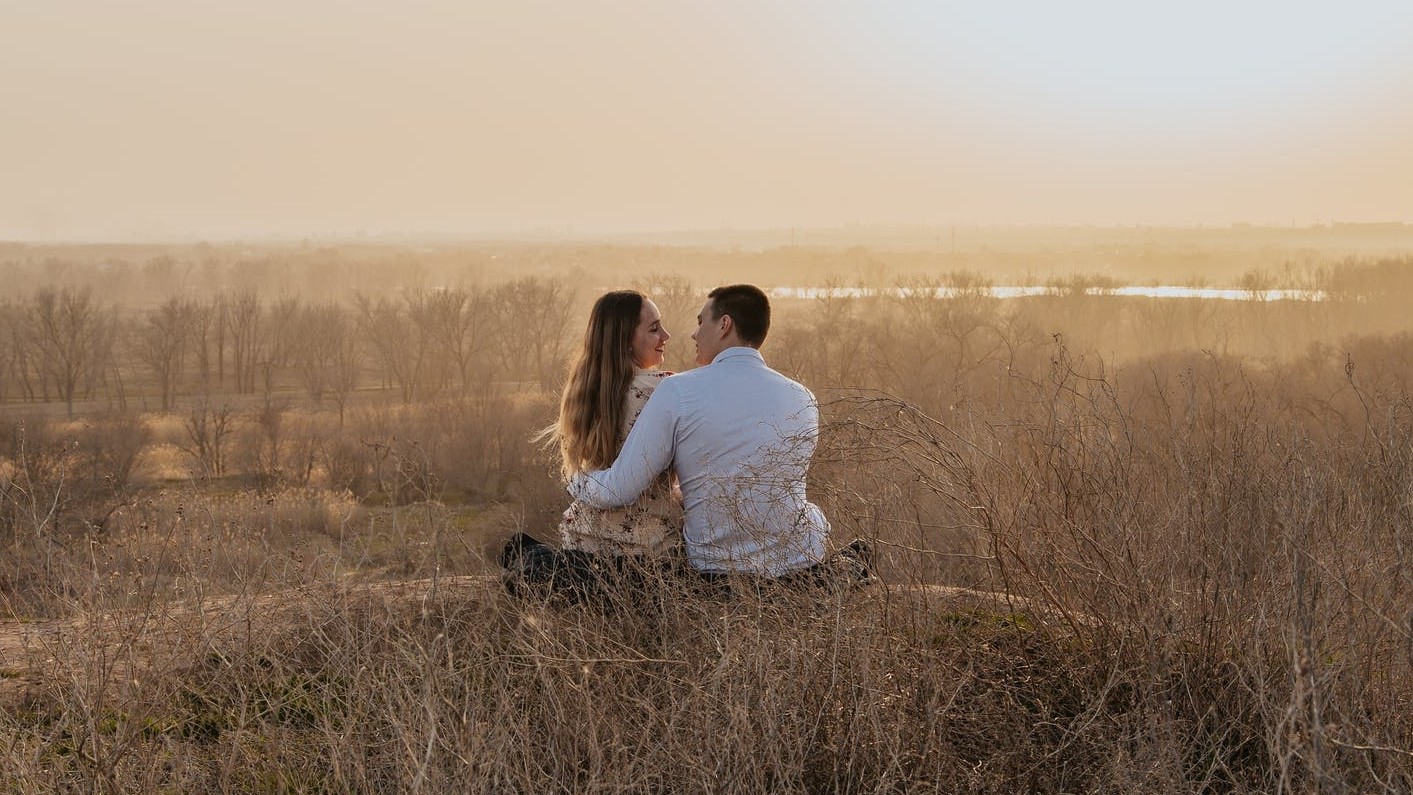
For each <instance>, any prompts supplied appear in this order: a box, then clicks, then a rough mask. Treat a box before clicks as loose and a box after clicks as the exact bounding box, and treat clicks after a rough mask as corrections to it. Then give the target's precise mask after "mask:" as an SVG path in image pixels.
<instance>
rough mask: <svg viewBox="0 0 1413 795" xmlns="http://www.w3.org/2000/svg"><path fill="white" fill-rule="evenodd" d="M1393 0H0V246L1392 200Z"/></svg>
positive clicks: (1412, 105) (1396, 98)
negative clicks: (11, 243)
mask: <svg viewBox="0 0 1413 795" xmlns="http://www.w3.org/2000/svg"><path fill="white" fill-rule="evenodd" d="M1410 42H1413V2H1408V0H1385V1H1383V2H1360V1H1359V0H1354V1H1352V2H1349V1H1346V2H1334V0H1329V1H1328V2H1320V3H1309V2H1303V0H1285V1H1284V2H1242V1H1241V0H1223V2H1207V0H1185V1H1184V2H1162V3H1159V2H1134V0H1126V1H1123V2H1120V1H1115V2H1085V1H1084V0H1069V1H1068V2H1052V1H1051V0H1043V1H1039V0H1038V1H1037V2H1015V1H1014V0H1013V1H1010V2H1007V0H976V1H975V2H945V1H944V0H932V1H931V2H923V1H921V0H920V1H918V2H892V3H889V2H870V3H866V2H843V1H842V0H837V1H836V0H799V1H798V2H783V1H781V0H740V1H739V2H737V1H734V0H732V1H722V0H717V1H716V2H674V1H672V0H640V1H639V2H617V1H616V0H607V1H601V0H564V1H563V2H535V1H534V0H507V1H505V2H502V1H501V0H493V1H492V2H477V0H402V1H401V2H397V3H394V2H382V3H366V2H358V1H356V0H340V1H339V2H334V1H333V0H327V1H325V0H278V1H276V0H239V1H237V0H121V1H119V0H0V239H56V238H86V239H115V238H120V239H132V238H162V237H169V236H182V237H188V236H204V237H215V238H226V237H235V236H243V235H255V234H258V235H266V234H276V235H295V236H299V235H305V234H313V235H339V234H350V233H355V232H358V231H360V230H361V231H365V232H368V233H385V232H392V233H404V232H407V233H417V232H451V233H486V232H505V233H515V232H522V231H528V230H536V229H545V228H554V229H557V230H560V231H564V230H568V229H572V230H574V231H575V232H578V233H595V232H608V231H630V230H651V231H658V230H668V229H683V228H718V227H722V226H729V227H735V228H741V227H765V226H770V227H788V226H800V227H811V226H834V225H842V224H852V223H862V224H879V223H928V224H951V223H1061V224H1085V223H1092V224H1134V223H1147V224H1224V223H1227V222H1230V221H1249V222H1258V223H1279V224H1289V223H1299V224H1305V223H1312V222H1327V221H1332V220H1344V221H1348V220H1401V221H1408V222H1413V44H1410Z"/></svg>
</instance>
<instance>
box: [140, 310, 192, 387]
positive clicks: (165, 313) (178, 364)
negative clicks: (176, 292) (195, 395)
mask: <svg viewBox="0 0 1413 795" xmlns="http://www.w3.org/2000/svg"><path fill="white" fill-rule="evenodd" d="M196 314H197V311H196V305H195V304H193V303H192V302H191V301H188V300H185V299H182V298H175V297H174V298H169V299H167V301H166V302H165V303H163V304H162V305H161V306H159V307H157V308H156V309H154V310H152V311H150V312H148V313H147V316H146V317H145V318H144V319H143V320H142V322H141V324H140V325H139V326H138V328H137V332H136V334H135V335H134V337H133V352H134V354H135V355H136V356H137V358H138V359H139V360H140V361H141V362H142V363H143V364H145V365H146V366H147V369H149V370H151V371H152V377H153V378H154V379H156V381H157V390H158V394H159V395H160V396H161V400H162V410H163V411H171V410H172V405H173V403H174V401H175V400H176V396H177V390H178V387H179V386H180V382H181V377H182V372H183V371H184V369H185V366H184V365H185V359H186V351H187V347H188V345H190V343H191V342H192V339H191V337H192V331H193V329H194V328H195V326H196Z"/></svg>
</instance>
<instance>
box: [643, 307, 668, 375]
mask: <svg viewBox="0 0 1413 795" xmlns="http://www.w3.org/2000/svg"><path fill="white" fill-rule="evenodd" d="M670 339H672V335H671V334H668V333H667V329H665V328H663V327H662V314H661V313H660V312H658V311H657V304H654V303H653V302H652V301H649V300H647V299H646V298H645V299H643V311H642V312H641V313H640V314H639V315H638V327H637V328H635V329H634V330H633V363H634V364H636V365H638V366H639V367H645V368H651V367H657V366H658V365H660V364H662V353H663V348H665V347H666V346H667V341H668V340H670Z"/></svg>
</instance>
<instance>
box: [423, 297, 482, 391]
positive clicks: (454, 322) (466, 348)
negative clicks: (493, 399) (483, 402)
mask: <svg viewBox="0 0 1413 795" xmlns="http://www.w3.org/2000/svg"><path fill="white" fill-rule="evenodd" d="M424 308H425V314H426V318H427V324H428V328H429V330H430V332H431V335H432V338H433V340H435V342H436V344H437V346H438V347H440V348H441V349H442V350H443V351H445V352H446V354H447V355H448V356H449V357H450V359H451V362H452V364H454V365H455V366H456V373H457V377H458V380H459V383H460V387H461V393H462V394H466V393H468V392H470V391H471V388H472V386H474V385H480V386H485V385H487V384H488V383H489V382H490V378H489V375H490V373H489V372H488V370H489V369H490V368H489V367H488V365H489V363H490V353H491V348H492V346H493V345H494V340H493V339H492V335H491V329H492V328H493V327H494V324H495V315H494V312H492V310H491V298H490V296H489V295H488V294H486V293H484V292H480V291H471V290H467V289H465V288H456V289H452V290H441V291H437V292H434V293H432V294H430V295H428V296H427V298H426V301H425V307H424Z"/></svg>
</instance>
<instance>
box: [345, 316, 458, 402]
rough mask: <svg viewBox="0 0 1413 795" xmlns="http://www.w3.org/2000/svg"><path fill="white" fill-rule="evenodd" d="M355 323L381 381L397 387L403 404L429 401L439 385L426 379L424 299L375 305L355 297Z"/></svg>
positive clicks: (428, 367) (427, 343)
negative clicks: (367, 347) (356, 313)
mask: <svg viewBox="0 0 1413 795" xmlns="http://www.w3.org/2000/svg"><path fill="white" fill-rule="evenodd" d="M355 300H356V301H357V303H358V323H359V327H360V329H361V330H362V332H363V336H364V339H366V340H367V342H368V345H369V348H370V349H371V351H372V353H373V356H374V358H375V359H376V361H377V363H378V364H379V365H380V366H381V367H382V370H383V373H384V377H385V378H387V379H389V380H391V382H392V383H393V384H395V385H396V386H397V387H398V391H399V393H400V395H401V398H402V402H403V403H411V402H413V401H414V400H422V399H426V398H429V397H431V396H432V395H433V394H434V393H435V392H436V388H437V386H438V385H439V384H438V383H437V379H435V378H430V377H429V376H428V373H429V371H431V370H432V369H433V367H432V365H431V363H430V362H429V361H428V359H429V354H430V350H429V349H430V348H431V346H432V340H431V337H430V333H429V324H428V322H427V318H426V316H425V314H426V313H425V299H424V298H423V297H421V296H412V297H410V298H408V299H407V300H405V301H396V300H393V299H389V298H387V297H386V296H379V297H378V299H377V300H376V301H375V300H373V299H371V298H369V297H367V296H365V295H358V296H357V297H356V299H355Z"/></svg>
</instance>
